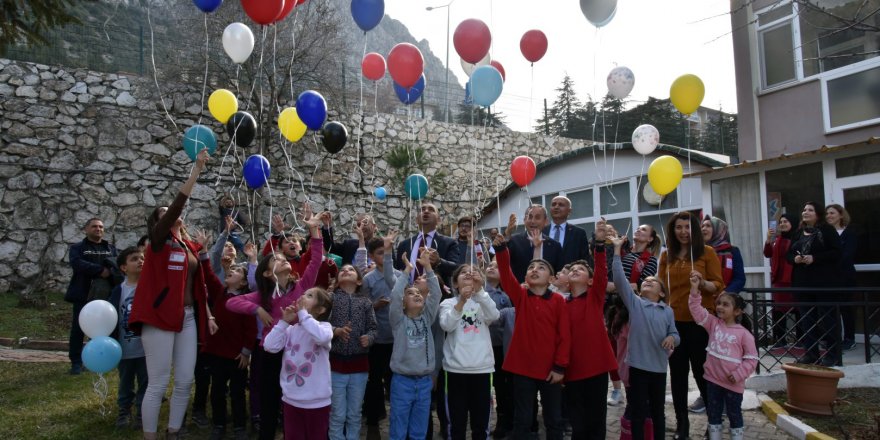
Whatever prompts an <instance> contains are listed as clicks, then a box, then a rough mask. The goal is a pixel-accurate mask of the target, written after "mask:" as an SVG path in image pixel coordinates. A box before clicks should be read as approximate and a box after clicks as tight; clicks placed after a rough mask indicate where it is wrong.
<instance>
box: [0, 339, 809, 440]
mask: <svg viewBox="0 0 880 440" xmlns="http://www.w3.org/2000/svg"><path fill="white" fill-rule="evenodd" d="M0 361H14V362H68V359H67V353H66V352H60V351H40V350H27V349H11V348H9V347H2V346H0ZM690 387H691V392H690V394H689V398H690V399H691V400H693V399H695V398H696V396H697V392H696V384H695V383H694V381H693V378H692V379H691V384H690ZM666 401H667V404H666V426H669V427H674V426H675V415H674V411H673V409H672V397H671V396H670V395H669V394H667V396H666ZM756 405H757V399H755V398H754V394H753V393H751V394H748V392H747V394H746V398H745V399H744V402H743V409H744V411H743V418H744V419H745V425H746V432H745V437H744V438H746V439H755V440H777V439H779V440H783V439H785V440H788V439H791V438H793V437H791V436H789V435H788V434H787V433H785V432H784V431H782V430H780V429H778V428H777V427H776V425H774V424H772V423H770V420H769V419H767V417H766V416H764V414H763V413H762V412H761V411H760V410H758V409H746V408H755V406H756ZM621 415H623V405H620V406H617V407H608V417H607V423H608V431H607V432H608V434H607V436H606V438H607V439H617V438H619V437H620V422H619V420H620V416H621ZM690 421H691V435H693V436H694V439H698V438H701V436H702V433H703V432H704V431H705V430H706V415H705V413H703V414H691V415H690ZM494 423H495V414H494V411H493V414H492V426H494ZM434 426H435V427H436V426H439V423H438V422H437V420H436V418H435V421H434ZM193 431H195V432H193ZM191 432H192V433H193V434H196V433H197V432H199V431H198V430H192V429H191ZM381 432H382V438H383V439H386V438H389V436H388V424H387V420H386V421H383V423H382V424H381ZM195 437H199V435H198V434H196V435H195ZM279 438H280V436H279ZM361 438H366V427H364V429H362V430H361ZM540 438H544V433H543V427H542V429H541V432H540ZM566 438H569V437H566ZM666 438H672V433H671V432H667V435H666ZM723 438H725V439H727V438H729V436H728V434H727V433H725V434H724V437H723Z"/></svg>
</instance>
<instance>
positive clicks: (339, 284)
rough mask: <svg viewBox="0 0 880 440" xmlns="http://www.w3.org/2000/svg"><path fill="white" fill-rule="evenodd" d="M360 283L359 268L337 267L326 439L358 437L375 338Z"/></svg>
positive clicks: (372, 315) (369, 304)
mask: <svg viewBox="0 0 880 440" xmlns="http://www.w3.org/2000/svg"><path fill="white" fill-rule="evenodd" d="M362 284H363V277H362V276H361V273H360V271H358V270H357V269H355V267H354V266H352V265H351V264H346V265H344V266H342V269H340V270H339V275H337V277H336V290H335V291H334V292H333V308H334V310H333V313H332V314H331V315H330V325H332V326H333V349H332V350H331V351H330V370H331V375H332V379H333V397H332V405H331V413H330V440H343V439H348V440H357V439H360V432H361V404H362V403H363V401H364V391H365V390H366V389H367V377H368V375H369V371H370V359H369V353H370V345H372V344H373V340H374V339H376V315H375V313H373V303H372V301H370V299H369V298H367V297H366V296H363V294H361V285H362ZM343 430H344V431H345V435H343Z"/></svg>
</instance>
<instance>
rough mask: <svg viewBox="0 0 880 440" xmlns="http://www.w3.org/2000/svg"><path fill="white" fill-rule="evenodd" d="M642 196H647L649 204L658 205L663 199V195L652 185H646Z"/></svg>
mask: <svg viewBox="0 0 880 440" xmlns="http://www.w3.org/2000/svg"><path fill="white" fill-rule="evenodd" d="M642 197H644V198H645V201H646V202H648V204H649V205H653V206H658V205H660V202H662V201H663V197H661V196H660V194H657V191H654V188H653V187H651V185H645V189H643V190H642Z"/></svg>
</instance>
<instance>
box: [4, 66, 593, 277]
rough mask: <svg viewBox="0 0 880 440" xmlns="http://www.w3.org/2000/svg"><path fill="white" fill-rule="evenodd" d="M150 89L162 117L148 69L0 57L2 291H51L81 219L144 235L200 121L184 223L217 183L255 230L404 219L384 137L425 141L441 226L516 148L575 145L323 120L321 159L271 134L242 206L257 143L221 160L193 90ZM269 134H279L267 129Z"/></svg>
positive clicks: (479, 195)
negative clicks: (255, 183)
mask: <svg viewBox="0 0 880 440" xmlns="http://www.w3.org/2000/svg"><path fill="white" fill-rule="evenodd" d="M160 86H161V93H162V95H163V96H164V98H165V101H166V104H167V106H168V111H169V114H168V115H166V113H165V111H164V110H163V107H162V105H161V103H160V101H159V94H158V92H157V90H156V86H155V84H153V80H152V78H148V77H136V76H124V75H117V74H106V73H100V72H91V71H87V70H67V69H64V68H60V67H56V66H46V65H36V64H30V63H22V62H15V61H10V60H5V59H0V101H2V103H0V147H2V148H0V292H5V291H9V290H14V291H20V290H22V289H25V288H36V289H48V290H63V289H64V288H65V287H66V285H67V282H68V280H69V276H70V269H69V266H68V264H67V248H68V245H69V244H70V243H74V242H77V241H79V240H81V239H82V238H83V234H82V231H81V230H80V228H81V227H82V225H83V223H84V222H85V221H86V220H87V219H88V218H91V217H93V216H97V217H100V218H102V219H103V220H104V222H105V225H106V227H107V236H108V238H109V237H111V236H115V239H116V243H117V246H118V247H120V248H122V247H127V246H131V245H133V244H134V243H135V242H136V240H137V239H138V237H139V236H141V235H142V234H144V233H145V218H146V216H147V215H148V213H149V212H150V211H151V210H152V209H154V208H155V207H156V206H161V205H163V204H166V203H169V201H170V200H171V199H172V198H173V196H174V194H175V193H176V188H177V187H178V186H179V184H180V182H182V181H183V180H184V179H185V176H186V175H187V173H188V172H189V169H190V166H191V163H190V160H189V158H188V157H187V156H186V154H185V153H184V152H183V151H182V148H181V146H180V145H181V134H182V133H183V131H184V130H185V129H186V128H187V127H189V126H191V125H193V124H194V123H197V122H198V121H200V120H201V122H202V123H203V124H207V125H209V126H211V127H213V128H214V130H215V131H216V132H217V138H218V143H219V145H220V146H219V148H218V150H219V151H218V154H217V155H216V156H215V157H214V158H213V159H212V162H211V164H210V165H209V167H208V170H207V171H206V173H205V174H204V175H203V178H202V179H201V181H200V182H199V184H198V185H197V186H196V188H195V190H194V191H193V194H192V197H191V200H190V203H189V206H188V208H187V211H186V221H187V223H188V224H189V225H190V226H191V227H201V228H207V229H214V228H215V227H216V224H217V222H218V219H217V212H216V204H217V200H218V199H219V196H220V195H221V194H222V193H224V192H227V191H228V192H232V193H233V194H234V196H235V197H236V198H238V199H239V200H241V206H242V208H252V209H254V218H255V219H256V223H257V226H256V227H255V230H254V232H255V233H256V234H257V235H260V236H262V234H263V232H264V231H265V229H266V225H267V224H268V220H269V215H270V210H271V212H275V213H277V212H279V211H280V212H285V213H287V214H288V219H289V220H288V221H289V222H290V212H291V211H292V209H294V208H295V207H298V206H299V203H300V202H302V201H303V200H305V199H306V198H308V199H310V200H312V201H313V204H314V205H315V208H316V209H332V210H335V211H336V219H337V220H336V223H337V224H336V226H337V228H336V230H337V234H338V238H342V236H343V235H347V234H345V231H349V230H350V220H351V218H352V216H353V215H354V214H355V213H356V212H358V211H370V212H372V213H373V214H374V215H375V216H376V217H377V221H378V223H379V224H380V225H381V226H382V227H383V229H384V228H387V227H396V228H404V227H405V226H406V225H407V224H409V223H410V219H409V218H408V216H407V210H406V207H407V205H408V202H407V201H406V199H405V198H404V197H402V194H401V193H402V190H401V188H400V186H401V185H399V184H398V182H392V181H391V180H390V179H391V176H393V169H391V168H390V167H389V166H388V163H387V161H386V156H387V153H388V151H389V149H391V148H392V147H394V146H396V145H400V144H408V145H414V146H419V147H422V148H424V149H425V151H426V152H427V155H428V156H429V157H430V159H431V160H430V163H429V164H428V165H427V166H426V167H425V169H424V170H421V171H422V172H423V173H424V174H425V175H426V176H427V177H428V179H429V180H432V179H433V178H434V176H435V175H436V174H437V173H438V171H440V170H442V171H443V172H444V173H446V174H447V175H448V178H447V179H446V182H445V183H446V187H447V190H446V191H444V192H443V193H440V194H437V192H436V190H435V191H434V192H433V193H430V194H429V198H432V199H434V200H437V201H439V202H440V205H441V210H442V211H443V213H444V220H445V221H446V222H447V224H448V222H450V221H451V222H454V221H455V218H457V217H458V216H459V215H463V214H472V213H474V212H475V211H479V208H481V207H482V206H483V205H484V204H485V203H486V201H487V200H489V199H491V198H492V197H493V196H494V191H495V188H503V187H504V186H505V185H507V184H508V183H509V174H508V167H509V164H510V162H511V160H512V159H513V158H514V157H515V156H517V155H521V154H528V155H530V156H532V157H533V158H534V159H535V160H536V161H538V162H541V161H543V160H546V159H548V158H550V157H553V156H556V155H558V154H560V153H563V152H566V151H569V150H571V149H573V148H576V147H579V146H582V145H583V142H582V141H575V140H570V139H560V138H549V137H543V136H536V135H533V134H524V133H517V132H511V131H508V130H501V129H484V128H482V127H469V126H460V125H451V124H450V125H447V124H443V123H438V122H433V121H427V120H408V119H407V118H406V117H400V116H395V115H387V114H378V115H376V114H373V115H369V116H366V117H365V118H364V120H363V123H362V124H361V123H360V122H359V118H358V116H357V115H353V116H347V115H332V116H331V119H337V120H340V121H342V122H343V123H344V124H345V125H346V126H347V127H348V128H349V143H348V145H347V146H346V147H345V149H344V150H342V152H340V153H338V154H337V155H335V156H333V157H329V156H328V155H327V154H326V153H325V152H324V150H323V148H321V146H320V139H319V138H317V137H315V138H313V137H312V136H311V135H307V136H306V137H305V138H304V139H303V141H300V142H299V143H296V144H290V143H286V142H285V143H282V142H280V141H273V142H270V143H269V146H268V149H267V151H264V155H266V157H267V158H268V159H269V161H270V163H271V165H272V178H271V180H270V184H269V186H270V187H271V189H272V192H271V194H269V192H268V191H267V190H266V189H264V190H262V191H261V192H260V193H259V194H258V197H257V201H256V202H254V201H253V200H254V193H253V192H251V191H247V190H245V189H244V186H243V185H240V182H241V181H240V176H241V173H240V169H239V165H237V164H235V160H234V159H235V157H237V158H238V159H241V160H243V158H244V156H245V155H249V154H254V153H257V152H258V151H257V149H256V147H251V148H249V149H247V150H243V149H234V150H233V151H235V153H236V154H233V155H230V156H228V157H226V158H225V160H224V159H223V157H224V152H225V151H226V147H227V146H228V142H229V140H228V137H227V135H226V133H225V129H224V128H223V127H221V126H220V124H219V123H217V122H216V121H214V120H213V118H211V117H210V115H209V114H208V112H207V111H206V109H203V108H202V106H201V102H202V96H201V87H200V86H201V85H199V87H196V88H193V87H188V86H184V85H181V84H160ZM209 93H210V90H209ZM329 106H330V108H331V109H332V108H333V107H334V103H332V102H331V103H329ZM172 120H173V121H174V123H172V122H171V121H172ZM361 126H362V130H359V129H358V128H359V127H361ZM270 139H280V137H279V136H278V135H277V133H276V132H275V131H274V130H273V131H272V133H270ZM358 140H359V141H360V142H357V141H358ZM358 145H359V146H360V148H358ZM287 157H289V158H290V161H289V162H288V159H287ZM438 180H439V179H438ZM438 183H439V182H434V181H432V184H438ZM379 185H382V186H385V187H386V188H387V189H388V191H389V197H388V199H387V200H386V201H385V202H377V201H375V200H374V199H373V198H372V197H371V194H372V191H373V188H374V187H375V186H379ZM437 186H439V185H437ZM248 233H250V231H248Z"/></svg>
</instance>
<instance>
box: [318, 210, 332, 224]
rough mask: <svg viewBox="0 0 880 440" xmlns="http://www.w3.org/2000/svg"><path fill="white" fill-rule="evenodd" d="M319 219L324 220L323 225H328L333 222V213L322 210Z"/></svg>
mask: <svg viewBox="0 0 880 440" xmlns="http://www.w3.org/2000/svg"><path fill="white" fill-rule="evenodd" d="M321 221H322V222H324V226H326V227H328V228H329V227H330V224H331V223H333V213H332V212H330V211H324V212H322V213H321Z"/></svg>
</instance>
